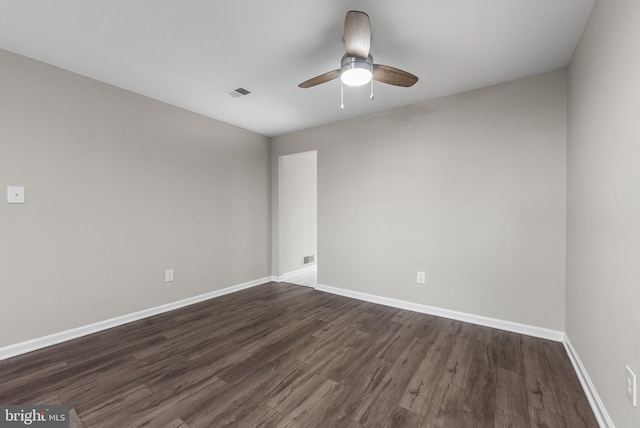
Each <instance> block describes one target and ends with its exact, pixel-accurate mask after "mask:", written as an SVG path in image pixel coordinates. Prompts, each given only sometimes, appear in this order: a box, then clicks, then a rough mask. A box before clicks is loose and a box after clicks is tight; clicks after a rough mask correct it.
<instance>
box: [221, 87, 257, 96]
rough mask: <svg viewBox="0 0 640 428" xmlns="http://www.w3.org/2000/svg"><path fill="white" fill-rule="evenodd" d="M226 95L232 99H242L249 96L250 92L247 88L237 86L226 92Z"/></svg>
mask: <svg viewBox="0 0 640 428" xmlns="http://www.w3.org/2000/svg"><path fill="white" fill-rule="evenodd" d="M227 94H229V95H231V96H232V97H233V98H242V97H246V96H247V95H249V94H251V91H250V90H248V89H247V88H243V87H242V86H238V87H237V88H235V89H232V90H230V91H228V92H227Z"/></svg>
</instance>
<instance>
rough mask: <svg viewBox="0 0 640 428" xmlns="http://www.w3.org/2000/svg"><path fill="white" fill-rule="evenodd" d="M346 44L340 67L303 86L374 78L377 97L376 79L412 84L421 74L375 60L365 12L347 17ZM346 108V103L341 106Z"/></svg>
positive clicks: (351, 83)
mask: <svg viewBox="0 0 640 428" xmlns="http://www.w3.org/2000/svg"><path fill="white" fill-rule="evenodd" d="M344 46H345V50H346V53H345V54H344V55H343V57H342V60H341V61H340V68H339V69H338V70H333V71H329V72H327V73H324V74H321V75H319V76H316V77H314V78H312V79H309V80H307V81H305V82H302V83H300V84H299V85H298V87H300V88H311V87H312V86H316V85H319V84H321V83H326V82H329V81H331V80H334V79H337V78H338V77H339V78H340V80H341V81H342V83H343V85H348V86H362V85H366V84H367V83H369V82H371V99H373V81H374V80H377V81H378V82H382V83H386V84H388V85H394V86H403V87H410V86H413V85H414V84H415V83H416V82H417V81H418V78H417V77H416V76H414V75H413V74H411V73H409V72H406V71H404V70H400V69H398V68H394V67H390V66H388V65H381V64H374V63H373V56H371V51H370V47H371V22H370V21H369V15H367V14H366V13H364V12H358V11H355V10H350V11H349V12H347V16H346V17H345V19H344ZM340 107H341V108H344V104H342V105H341V106H340Z"/></svg>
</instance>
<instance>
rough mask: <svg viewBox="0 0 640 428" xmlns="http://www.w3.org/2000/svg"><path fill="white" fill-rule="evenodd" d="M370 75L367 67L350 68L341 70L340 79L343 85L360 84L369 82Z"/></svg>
mask: <svg viewBox="0 0 640 428" xmlns="http://www.w3.org/2000/svg"><path fill="white" fill-rule="evenodd" d="M372 76H373V75H372V73H371V70H369V69H368V68H350V69H347V70H343V71H342V74H341V75H340V79H341V80H342V83H344V84H345V85H349V86H362V85H366V84H367V83H369V82H370V81H371V77H372Z"/></svg>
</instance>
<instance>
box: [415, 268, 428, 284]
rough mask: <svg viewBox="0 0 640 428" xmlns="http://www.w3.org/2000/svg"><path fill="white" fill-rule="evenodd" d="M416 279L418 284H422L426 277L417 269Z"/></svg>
mask: <svg viewBox="0 0 640 428" xmlns="http://www.w3.org/2000/svg"><path fill="white" fill-rule="evenodd" d="M416 281H417V282H418V284H424V283H425V282H426V278H425V274H424V272H420V271H418V276H417V278H416Z"/></svg>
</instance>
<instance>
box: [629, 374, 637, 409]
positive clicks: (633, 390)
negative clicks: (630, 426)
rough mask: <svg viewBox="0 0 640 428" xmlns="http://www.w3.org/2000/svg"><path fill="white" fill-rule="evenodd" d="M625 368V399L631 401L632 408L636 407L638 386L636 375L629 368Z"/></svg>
mask: <svg viewBox="0 0 640 428" xmlns="http://www.w3.org/2000/svg"><path fill="white" fill-rule="evenodd" d="M626 368H627V397H629V400H631V404H633V407H638V385H637V382H636V374H635V373H634V372H633V370H631V367H629V366H626Z"/></svg>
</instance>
